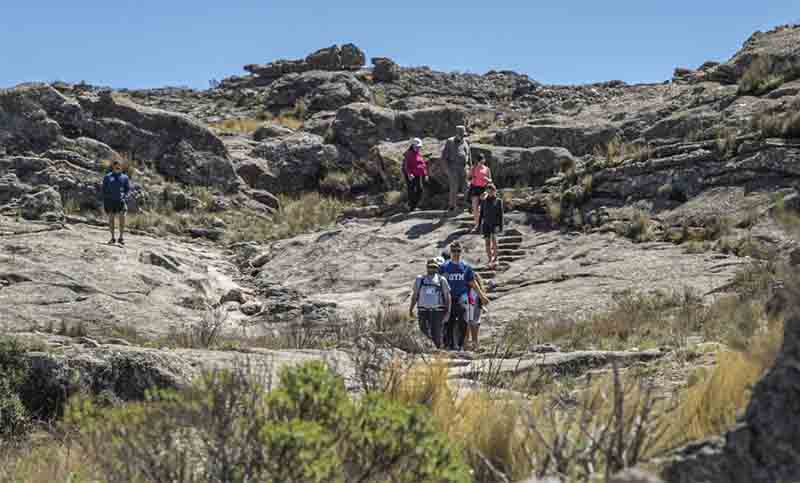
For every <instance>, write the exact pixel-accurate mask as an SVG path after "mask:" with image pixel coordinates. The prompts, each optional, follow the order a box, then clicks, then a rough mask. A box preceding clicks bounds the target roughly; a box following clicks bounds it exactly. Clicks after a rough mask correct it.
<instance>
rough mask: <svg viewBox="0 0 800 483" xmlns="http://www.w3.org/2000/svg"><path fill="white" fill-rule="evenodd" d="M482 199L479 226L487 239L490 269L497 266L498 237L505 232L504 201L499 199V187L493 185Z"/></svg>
mask: <svg viewBox="0 0 800 483" xmlns="http://www.w3.org/2000/svg"><path fill="white" fill-rule="evenodd" d="M482 198H483V199H482V200H481V206H480V215H479V216H478V225H479V226H480V230H481V233H482V234H483V238H484V239H486V256H487V257H488V259H489V268H494V267H495V266H496V265H497V235H498V234H499V233H502V232H503V200H501V199H500V198H498V197H497V187H496V186H495V185H494V184H493V183H489V184H488V185H487V186H486V192H485V193H484V194H483V197H482Z"/></svg>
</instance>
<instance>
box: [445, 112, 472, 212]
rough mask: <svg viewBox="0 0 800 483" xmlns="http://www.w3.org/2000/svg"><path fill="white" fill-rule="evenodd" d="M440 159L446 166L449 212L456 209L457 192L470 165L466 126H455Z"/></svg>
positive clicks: (464, 183)
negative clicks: (453, 132)
mask: <svg viewBox="0 0 800 483" xmlns="http://www.w3.org/2000/svg"><path fill="white" fill-rule="evenodd" d="M442 161H443V162H444V163H445V167H446V168H447V180H448V182H449V185H450V199H449V203H448V206H447V211H448V212H451V211H455V210H456V209H457V206H456V200H457V198H458V194H459V193H460V192H461V190H463V189H464V188H465V185H466V182H465V177H466V170H467V168H468V167H470V166H471V165H472V160H471V155H470V147H469V143H468V142H467V128H466V127H464V126H456V135H455V136H453V137H451V138H449V139H448V140H447V141H446V142H445V143H444V149H443V150H442Z"/></svg>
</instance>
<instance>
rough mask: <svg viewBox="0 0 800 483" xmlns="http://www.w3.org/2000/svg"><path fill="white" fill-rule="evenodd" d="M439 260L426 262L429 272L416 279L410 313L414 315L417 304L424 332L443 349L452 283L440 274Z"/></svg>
mask: <svg viewBox="0 0 800 483" xmlns="http://www.w3.org/2000/svg"><path fill="white" fill-rule="evenodd" d="M439 265H440V264H439V262H438V261H437V260H436V259H430V260H428V262H427V263H426V269H427V273H426V274H425V275H420V276H418V277H417V279H416V280H414V291H413V293H412V294H411V306H410V307H409V308H408V313H409V314H410V315H411V317H413V316H414V306H415V305H416V306H417V320H418V321H419V328H420V330H421V331H422V333H423V334H425V335H426V336H428V337H430V338H431V340H433V344H434V345H435V346H436V348H437V349H441V348H442V345H443V342H444V341H443V340H442V325H443V323H444V321H445V320H447V319H449V317H450V307H451V302H450V285H449V284H448V283H447V279H446V278H445V277H444V276H442V275H439Z"/></svg>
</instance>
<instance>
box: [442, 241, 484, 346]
mask: <svg viewBox="0 0 800 483" xmlns="http://www.w3.org/2000/svg"><path fill="white" fill-rule="evenodd" d="M461 251H462V247H461V243H459V242H457V241H455V242H453V243H451V244H450V260H449V261H447V262H445V263H444V264H442V265H441V266H440V267H439V273H440V274H442V275H444V277H445V278H446V279H447V283H448V284H449V285H450V300H451V307H450V317H449V318H448V321H447V324H446V326H445V345H447V347H448V348H449V349H455V350H459V351H461V350H464V339H465V337H466V332H467V327H466V326H467V322H468V320H467V317H469V315H470V314H469V312H468V309H469V289H470V288H474V289H475V290H477V291H478V293H479V294H482V295H483V297H485V296H486V294H484V293H483V289H482V288H481V287H479V286H478V285H477V284H476V283H475V272H473V270H472V267H471V266H470V265H469V264H468V263H466V262H464V261H463V260H461Z"/></svg>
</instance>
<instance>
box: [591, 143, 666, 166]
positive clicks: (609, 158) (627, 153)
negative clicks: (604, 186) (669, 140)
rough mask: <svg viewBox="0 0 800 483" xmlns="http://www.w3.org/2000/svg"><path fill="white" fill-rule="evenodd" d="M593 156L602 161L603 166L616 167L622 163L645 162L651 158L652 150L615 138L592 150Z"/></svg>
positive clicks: (647, 146)
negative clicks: (629, 161)
mask: <svg viewBox="0 0 800 483" xmlns="http://www.w3.org/2000/svg"><path fill="white" fill-rule="evenodd" d="M594 155H595V157H597V158H600V159H602V160H604V161H605V162H604V166H617V165H619V164H621V163H623V162H624V161H628V160H634V161H646V160H648V159H650V158H651V157H652V156H653V149H652V148H651V147H650V146H649V145H642V144H634V143H627V142H624V141H623V140H622V139H621V138H619V137H615V138H614V139H612V140H611V141H609V142H608V143H606V144H605V146H597V147H595V149H594Z"/></svg>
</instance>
